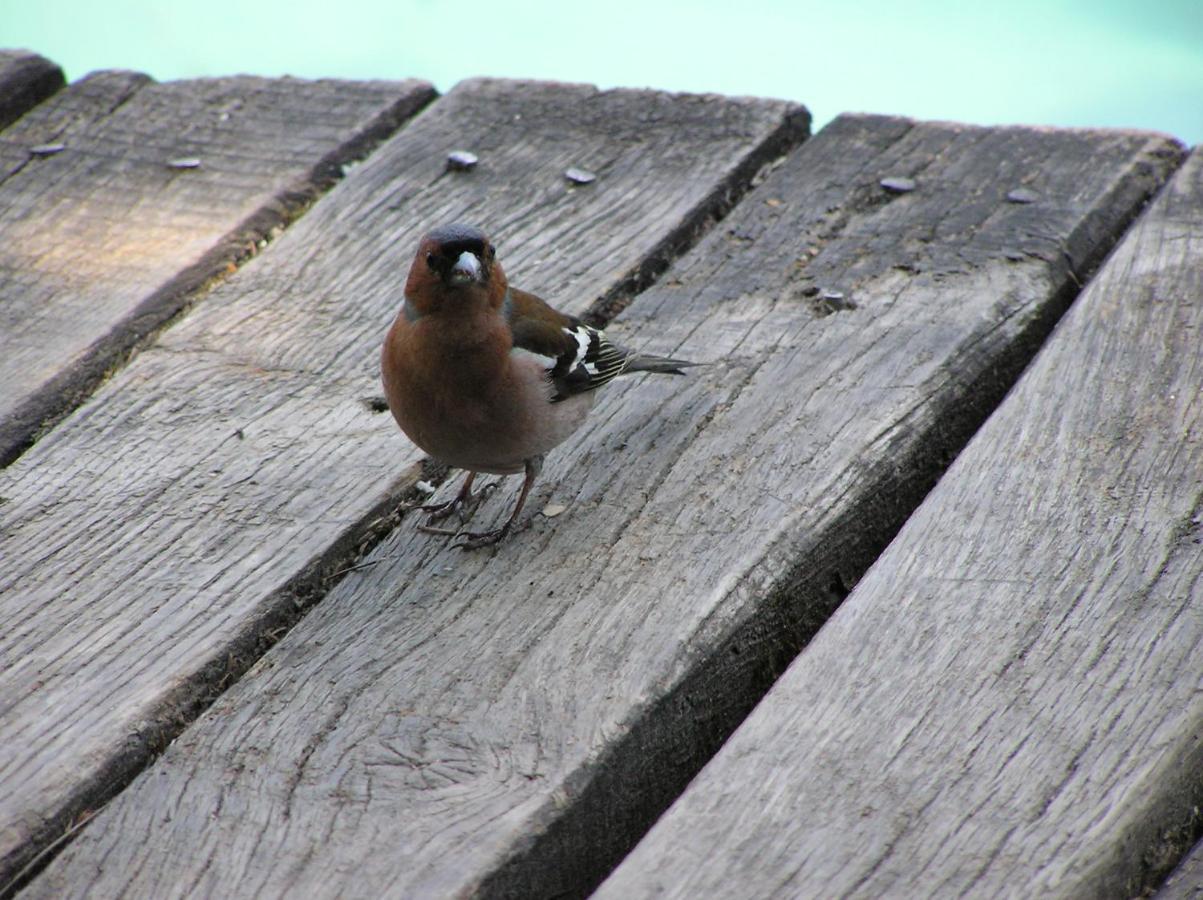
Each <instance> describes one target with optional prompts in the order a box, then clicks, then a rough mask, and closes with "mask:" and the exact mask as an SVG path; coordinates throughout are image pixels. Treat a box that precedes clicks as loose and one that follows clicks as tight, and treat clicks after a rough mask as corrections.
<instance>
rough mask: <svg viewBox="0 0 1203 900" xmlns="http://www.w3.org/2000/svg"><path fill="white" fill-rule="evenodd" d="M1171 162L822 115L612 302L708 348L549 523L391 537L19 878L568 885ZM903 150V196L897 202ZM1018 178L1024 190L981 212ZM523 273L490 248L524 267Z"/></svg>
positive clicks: (744, 682)
mask: <svg viewBox="0 0 1203 900" xmlns="http://www.w3.org/2000/svg"><path fill="white" fill-rule="evenodd" d="M1178 155H1179V153H1178V148H1177V147H1176V145H1174V144H1173V143H1172V142H1170V141H1168V140H1166V139H1162V138H1158V137H1154V136H1148V135H1132V134H1107V133H1098V132H1095V133H1091V132H1053V131H1034V130H1026V129H1007V130H988V129H980V128H970V127H962V126H953V125H936V124H915V123H912V122H909V121H905V120H898V119H882V118H875V117H844V118H841V119H839V120H837V121H836V122H835V123H833V124H832V125H830V126H828V128H826V129H824V131H823V132H822V133H821V134H820V135H818V136H817V137H815V138H813V139H811V141H809V142H807V143H806V144H804V145H803V146H802V147H801V148H800V149H799V150H797V151H795V152H794V153H793V154H791V155H790V156H789V157H788V158H787V159H786V160H785V161H784V162H783V163H782V164H781V165H780V166H778V167H777V168H776V169H775V170H774V171H773V172H772V174H770V175H769V176H768V177H767V179H766V180H765V181H764V182H763V183H762V184H760V185H759V187H757V188H756V189H755V190H754V191H752V192H751V193H750V194H748V195H747V196H746V197H745V198H744V200H743V201H742V202H741V203H740V204H739V206H737V207H736V209H735V210H734V211H733V212H732V214H731V215H730V216H729V217H728V218H727V219H725V220H724V221H723V222H722V223H721V224H720V226H719V227H718V228H716V229H715V230H714V231H712V232H711V233H710V234H709V235H708V236H707V237H706V238H705V239H704V240H703V241H702V242H701V243H699V245H698V246H697V248H696V249H695V250H693V251H692V252H690V253H689V254H688V255H687V256H685V257H684V258H682V259H681V260H680V261H679V262H678V263H677V264H675V265H674V266H673V267H672V268H671V269H670V270H669V271H668V272H667V273H665V275H664V277H663V278H662V280H661V281H660V282H658V283H657V285H656V286H655V287H653V288H652V289H651V290H650V291H648V292H646V293H644V294H642V295H641V296H640V297H639V298H638V299H637V300H636V301H635V303H634V304H633V305H632V306H631V307H630V308H628V309H627V310H626V311H625V312H624V313H623V314H622V315H621V316H620V317H619V319H618V320H617V321H616V322H615V323H614V324H613V326H612V328H611V330H612V331H613V332H614V333H615V335H616V336H617V337H619V338H620V339H622V340H623V342H624V343H628V344H631V345H634V346H638V347H642V348H645V349H647V350H648V351H650V352H653V353H670V354H672V355H674V356H682V357H685V358H692V359H695V360H698V361H702V362H707V363H709V365H708V366H706V367H704V368H700V369H694V370H691V372H690V375H689V376H688V377H685V378H678V379H669V378H645V379H632V380H627V381H623V382H620V383H616V384H615V385H613V386H612V387H611V388H608V389H607V392H606V393H605V394H604V395H603V397H602V398H600V399H599V403H598V406H597V408H596V409H595V412H594V416H593V418H592V419H591V422H590V424H589V425H587V426H586V427H585V430H583V432H582V433H580V435H579V440H574V441H573V442H572V443H571V444H570V445H565V446H564V447H561V448H559V449H558V450H557V451H556V452H555V453H553V454H552V455H551V456H550V457H549V459H548V462H547V465H546V467H545V470H544V473H545V477H544V479H543V480H542V481H541V482H540V483H539V485H538V486H537V487H536V489H535V492H534V494H533V502H532V504H531V507H532V508H533V509H535V510H538V509H540V508H542V507H543V506H544V504H546V503H547V501H548V500H549V499H554V500H555V501H556V502H558V503H561V504H568V505H569V510H568V511H567V512H566V513H564V514H563V515H560V516H558V517H556V518H554V519H546V518H543V517H536V518H535V519H534V520H533V522H532V524H531V525H530V527H529V528H527V529H526V530H525V531H522V532H521V533H519V534H517V535H516V536H514V537H513V538H512V539H511V540H510V541H508V542H507V543H506V544H503V545H502V546H501V547H500V548H498V549H497V551H496V552H495V553H490V552H475V553H463V552H461V551H458V550H453V549H450V548H449V547H448V542H446V541H444V540H440V539H437V538H431V537H430V536H429V535H424V534H419V533H416V532H414V531H413V530H412V529H410V528H401V529H399V530H398V531H397V532H396V533H394V534H393V535H391V536H390V537H389V538H387V539H386V540H385V541H384V542H382V543H381V544H380V545H379V546H378V547H377V548H376V549H375V550H374V551H373V552H372V554H371V555H370V557H369V559H368V560H367V563H366V564H365V565H362V566H360V567H358V568H357V569H356V570H355V571H353V572H351V573H349V574H348V575H347V576H346V577H345V578H344V579H343V580H342V581H341V582H340V583H339V584H338V585H337V587H335V588H334V590H332V591H331V593H330V594H329V595H328V596H327V597H326V598H325V599H324V600H323V602H322V603H320V604H318V606H317V607H316V608H315V609H314V610H313V611H312V612H311V613H310V614H309V615H308V616H307V617H306V618H305V619H304V620H303V621H302V622H301V623H300V624H299V625H298V626H297V627H296V628H294V629H293V630H292V631H291V632H290V633H289V634H288V635H287V636H285V637H284V638H283V639H282V640H281V642H280V643H279V644H277V645H276V646H275V647H274V648H273V649H272V650H271V651H270V652H269V653H268V654H266V655H265V657H264V658H263V659H262V660H261V661H260V662H259V663H258V664H257V665H256V666H255V667H254V669H252V671H251V672H250V673H248V675H247V676H246V677H245V678H243V679H242V680H241V681H240V682H239V683H238V684H236V685H234V686H233V687H232V688H231V689H230V691H228V692H227V693H226V694H225V695H224V696H223V697H222V698H220V699H219V700H218V701H217V702H216V703H215V704H214V706H213V707H212V708H211V709H210V710H209V711H208V712H207V713H206V715H205V716H204V717H203V718H202V719H201V720H200V721H198V722H197V723H195V724H194V726H193V727H191V728H189V729H188V730H187V731H186V732H185V733H184V734H182V735H181V737H180V738H179V739H178V740H177V741H176V742H175V743H174V744H173V746H172V747H171V748H169V749H168V750H167V751H166V752H165V753H164V755H163V756H162V757H161V758H160V759H159V760H158V761H157V763H156V765H154V766H153V767H151V768H150V769H148V770H147V771H146V772H145V773H143V775H142V776H141V777H140V778H139V779H138V780H137V781H136V782H135V783H134V784H133V785H131V787H130V788H129V789H128V790H127V791H126V792H124V793H123V794H122V796H121V797H119V798H118V799H117V800H116V801H115V802H114V803H113V804H112V805H111V806H110V807H109V808H108V809H106V810H105V811H104V812H103V813H101V814H100V815H99V816H98V817H97V819H96V820H95V821H94V822H93V823H92V824H91V825H90V826H89V828H88V829H87V830H86V832H85V833H84V834H83V835H82V836H81V837H80V839H79V840H78V841H77V842H75V843H74V844H73V845H72V847H70V848H69V849H68V850H67V851H66V852H65V853H64V854H63V855H62V856H61V857H60V858H59V859H58V860H56V862H55V863H54V864H53V865H52V866H51V867H50V868H48V869H47V870H46V871H45V872H44V873H43V874H42V875H41V876H40V877H39V879H38V881H37V882H36V883H35V884H34V885H33V886H32V887H31V889H30V890H31V896H34V897H49V896H59V897H61V896H84V895H88V894H94V895H97V896H102V895H105V894H108V893H113V892H118V891H121V890H125V891H128V892H131V893H134V894H149V895H154V896H162V897H170V896H181V895H186V894H189V893H197V894H201V895H214V896H218V895H220V896H244V897H250V896H307V897H310V896H312V897H327V896H337V895H339V894H340V893H342V892H347V891H352V892H355V893H361V894H363V895H369V896H371V895H390V896H407V897H413V896H461V895H466V894H475V893H482V894H486V895H505V896H521V897H531V896H558V895H561V894H568V895H579V894H580V893H582V892H584V891H586V890H587V889H588V888H589V886H590V885H591V884H594V883H595V882H596V881H597V880H598V879H600V877H601V876H602V875H604V874H605V872H606V871H607V870H608V868H609V867H610V866H612V865H613V864H614V862H615V861H616V860H617V859H618V858H619V857H620V856H621V854H622V853H623V852H624V851H625V850H626V849H627V848H628V847H629V846H630V845H631V843H632V842H633V841H634V840H635V839H636V838H637V836H638V835H639V834H640V833H641V831H642V829H644V828H646V826H647V824H648V823H649V822H650V821H651V819H652V818H653V817H654V816H655V815H656V814H657V813H658V812H659V811H660V810H661V809H663V808H664V807H665V806H666V805H667V804H668V803H669V802H670V801H671V799H672V798H673V796H674V795H675V793H676V792H678V791H679V790H680V789H681V788H682V787H683V786H684V784H685V782H686V781H687V780H688V779H689V778H690V777H691V776H692V775H693V774H694V772H696V771H697V769H698V768H700V766H701V765H702V764H703V762H704V761H705V759H706V757H707V755H708V754H709V753H711V752H713V750H714V749H715V748H716V747H717V746H718V744H719V743H720V742H721V741H722V739H723V738H724V736H725V735H726V734H728V733H729V731H730V730H731V729H732V728H733V727H734V726H735V724H736V723H737V722H738V721H739V718H740V717H741V716H742V715H744V713H746V711H747V709H748V708H749V706H750V705H751V704H753V703H754V702H755V700H756V697H757V696H758V695H759V693H760V692H762V691H763V690H764V689H765V687H766V686H767V684H768V683H769V681H770V679H771V678H772V676H773V674H774V673H775V672H778V671H780V668H782V667H783V666H784V662H785V661H786V660H788V658H789V654H790V653H791V652H793V651H794V650H796V647H797V644H798V642H799V641H801V640H804V639H805V636H806V635H808V634H809V633H810V631H811V630H813V628H814V627H817V622H818V621H821V619H822V618H823V616H825V615H826V614H827V612H828V610H829V609H830V608H831V606H832V605H833V604H834V603H836V602H838V600H839V598H840V596H842V594H843V592H844V590H845V588H844V587H843V586H842V585H843V582H844V581H846V580H848V579H853V578H855V576H856V574H857V573H858V572H859V571H861V570H863V568H865V567H866V566H867V565H868V563H869V562H870V561H871V560H872V558H873V556H874V555H875V554H876V553H877V552H879V550H880V548H881V546H882V545H883V544H884V541H885V540H886V538H887V537H888V534H889V533H891V532H892V531H893V529H894V528H896V527H897V525H898V523H900V522H901V520H902V518H903V517H905V515H906V513H907V511H908V510H910V509H911V508H913V506H914V505H916V504H917V503H918V502H919V499H920V498H921V496H922V493H923V491H925V490H926V488H927V486H928V485H929V484H930V482H931V480H932V479H933V478H934V476H935V473H936V471H938V469H939V468H940V465H941V462H940V461H941V459H942V458H943V457H944V455H946V454H948V453H951V452H953V451H954V450H955V448H956V446H957V445H958V444H959V442H961V441H962V440H963V439H964V437H965V436H966V434H965V433H964V432H966V431H967V430H968V429H971V428H972V427H973V426H974V424H975V423H977V422H979V421H980V420H981V419H982V418H983V417H984V415H985V410H986V409H988V408H990V406H991V405H992V404H993V403H994V402H995V401H996V400H997V398H998V397H1000V396H1001V394H1002V391H1003V390H1004V389H1005V387H1006V384H1007V383H1008V380H1009V377H1010V375H1011V374H1013V373H1014V372H1015V371H1016V370H1017V367H1018V365H1019V364H1020V361H1021V360H1022V359H1024V358H1026V354H1029V353H1031V352H1032V346H1031V345H1032V344H1033V343H1034V342H1036V341H1038V340H1039V336H1040V333H1041V331H1042V329H1043V328H1047V325H1048V323H1047V321H1045V320H1046V319H1047V318H1048V316H1049V315H1050V310H1053V309H1055V308H1056V307H1057V306H1058V305H1059V304H1061V303H1063V302H1064V299H1065V297H1066V295H1067V293H1068V292H1070V291H1071V290H1072V287H1071V281H1072V278H1071V273H1070V269H1069V266H1070V265H1073V266H1078V265H1081V264H1083V262H1084V260H1085V259H1088V258H1091V257H1093V256H1096V255H1098V254H1099V253H1101V252H1103V251H1104V250H1105V249H1106V247H1107V246H1108V245H1109V243H1110V240H1111V236H1112V235H1114V234H1116V233H1117V232H1118V231H1119V230H1121V229H1122V227H1123V223H1124V222H1126V221H1127V220H1128V218H1129V217H1130V216H1132V215H1134V214H1135V212H1136V210H1137V209H1139V207H1140V205H1141V204H1142V203H1143V201H1144V199H1145V197H1146V196H1147V195H1148V194H1149V192H1150V191H1151V190H1153V189H1154V188H1155V186H1156V185H1157V184H1159V183H1160V182H1161V181H1162V180H1163V179H1164V177H1165V175H1166V172H1167V171H1168V170H1169V169H1170V168H1171V167H1172V165H1173V164H1174V163H1175V162H1176V161H1177V159H1178ZM895 174H907V175H912V176H913V177H915V178H916V179H917V180H918V181H919V183H920V184H921V188H920V189H919V190H917V191H915V192H913V193H911V194H908V195H905V196H902V197H893V196H892V195H890V194H887V193H886V192H885V191H883V190H882V189H881V188H880V186H879V184H878V182H879V180H880V179H881V178H883V177H885V176H888V175H895ZM1025 182H1026V183H1029V184H1030V185H1033V186H1034V187H1036V188H1038V189H1039V190H1040V191H1041V192H1042V194H1043V196H1044V201H1043V202H1042V203H1040V204H1031V205H1027V206H1018V205H1013V204H1008V203H1006V202H1005V200H1004V199H1003V198H1004V196H1005V194H1006V193H1007V191H1008V190H1010V189H1011V188H1013V187H1015V186H1016V185H1017V184H1020V183H1025ZM597 233H598V235H599V236H600V237H604V236H605V234H606V231H605V229H602V230H600V231H599V232H597ZM507 246H508V247H509V248H510V250H509V252H510V253H512V252H513V249H514V248H516V247H519V246H520V245H519V244H517V243H515V242H511V243H510V244H508V245H507V244H506V243H502V245H501V250H500V251H499V252H501V253H502V254H503V256H502V258H503V260H504V259H507V256H506V255H505V254H506V253H507ZM1067 248H1068V252H1069V254H1070V260H1069V263H1068V264H1067V262H1066V251H1067ZM1008 253H1010V254H1012V255H1014V256H1016V257H1018V261H1012V260H1010V259H1008V258H1007V255H1008ZM528 267H529V258H527V259H523V258H522V257H521V255H519V260H518V262H517V263H516V264H513V265H510V264H509V263H508V262H507V271H508V272H509V273H510V275H511V278H512V279H513V280H514V282H515V283H518V284H521V283H522V281H523V280H525V279H524V275H525V273H526V270H527V269H528ZM812 288H818V289H821V291H827V292H828V293H827V294H826V296H824V295H823V293H821V291H819V292H816V291H812ZM837 290H838V291H839V292H841V293H842V298H841V300H840V303H842V311H840V312H836V313H833V314H827V313H829V312H831V310H832V309H835V308H836V306H835V304H836V303H837V300H836V298H835V297H834V292H835V291H837ZM498 494H499V495H498V496H495V497H493V498H491V499H490V500H489V501H488V504H487V505H486V506H485V507H484V508H483V509H482V510H481V511H480V512H478V513H477V519H478V524H484V523H487V522H489V521H490V520H494V519H496V518H497V517H498V516H500V515H503V514H504V510H505V509H506V508H507V504H508V503H510V502H511V500H512V495H511V492H510V491H504V490H503V491H500V492H498Z"/></svg>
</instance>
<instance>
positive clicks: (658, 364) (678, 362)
mask: <svg viewBox="0 0 1203 900" xmlns="http://www.w3.org/2000/svg"><path fill="white" fill-rule="evenodd" d="M700 365H702V363H695V362H690V361H689V360H687V359H669V358H668V357H667V356H644V355H643V354H642V353H636V354H633V355H632V356H630V357H628V358H627V364H626V365H625V366H623V371H624V372H663V373H664V374H666V375H684V374H685V373H684V372H682V371H681V370H682V369H687V368H689V367H690V366H700Z"/></svg>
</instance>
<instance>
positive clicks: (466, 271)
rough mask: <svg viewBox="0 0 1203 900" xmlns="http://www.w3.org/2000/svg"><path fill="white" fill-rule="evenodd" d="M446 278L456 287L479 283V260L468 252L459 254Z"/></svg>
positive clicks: (480, 276) (480, 275) (480, 273)
mask: <svg viewBox="0 0 1203 900" xmlns="http://www.w3.org/2000/svg"><path fill="white" fill-rule="evenodd" d="M448 278H449V280H450V281H451V283H452V284H456V285H459V284H468V283H469V282H472V281H481V280H482V272H481V268H480V260H479V259H477V258H476V254H475V253H472V252H470V251H468V250H465V251H464V252H463V253H461V254H460V255H459V259H457V260H456V261H455V265H454V266H452V267H451V272H450V275H449V276H448Z"/></svg>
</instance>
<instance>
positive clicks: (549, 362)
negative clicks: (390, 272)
mask: <svg viewBox="0 0 1203 900" xmlns="http://www.w3.org/2000/svg"><path fill="white" fill-rule="evenodd" d="M693 365H697V364H696V363H692V362H689V361H687V360H681V359H670V358H668V357H662V356H649V355H644V354H641V353H637V352H634V351H631V350H628V349H627V348H625V347H622V346H620V345H619V344H617V343H615V342H614V341H612V340H611V339H610V338H608V337H607V336H606V334H605V332H604V331H602V330H600V329H597V328H593V327H591V326H589V325H588V324H586V323H585V322H582V321H581V320H580V319H579V318H577V317H576V316H571V315H567V314H565V313H562V312H560V311H558V310H556V309H554V308H553V307H551V306H550V305H548V304H547V303H546V302H544V301H543V300H542V299H540V298H539V297H537V296H536V295H534V294H532V293H529V292H527V291H523V290H520V289H519V288H517V287H511V286H510V284H509V281H508V279H507V278H506V275H505V271H504V270H503V269H502V267H501V263H500V262H499V261H498V259H497V249H496V247H495V245H494V244H493V242H492V241H491V240H490V239H489V238H488V237H487V236H486V235H485V233H484V232H483V231H482V230H481V229H480V228H478V227H476V226H475V225H465V224H458V223H456V224H448V225H441V226H439V227H436V228H434V229H432V230H431V231H429V232H427V233H426V234H425V235H424V236H423V237H422V238H421V240H420V241H419V243H418V249H417V253H416V254H415V256H414V260H413V263H412V264H411V266H410V269H409V274H408V276H407V277H406V280H405V289H404V296H403V299H402V303H401V308H400V310H399V311H398V312H397V316H396V318H395V319H394V321H393V323H392V326H391V327H390V328H389V331H388V334H387V336H386V337H385V340H384V345H383V347H382V348H381V352H380V368H381V381H382V382H383V386H384V395H385V398H386V399H387V401H388V406H389V410H390V411H391V412H392V414H393V418H394V419H396V422H397V425H398V426H400V428H401V431H402V432H404V433H405V435H406V436H407V437H408V438H409V439H410V440H411V441H413V443H414V444H416V445H417V446H418V447H419V448H421V449H422V450H423V451H425V452H426V453H427V454H429V455H430V456H431V457H433V458H434V459H435V460H437V461H438V462H441V463H443V464H445V465H447V466H449V467H453V468H459V469H464V470H466V471H467V475H466V477H465V478H464V481H463V484H462V485H461V487H460V490H459V492H458V494H456V496H455V497H454V498H453V499H451V500H449V501H447V502H446V503H440V504H431V505H425V506H421V507H420V509H422V510H423V511H425V512H427V513H429V515H428V517H427V518H426V520H425V521H423V522H422V523H420V524H419V526H418V528H419V529H420V530H422V531H424V532H428V533H432V534H443V535H451V536H454V537H456V538H458V539H459V540H458V541H457V542H456V544H455V545H456V546H459V547H461V548H463V549H465V550H468V549H474V548H477V547H483V546H486V545H489V544H495V543H497V542H498V541H500V540H502V539H503V538H504V537H505V536H506V535H507V534H509V533H510V532H511V531H512V530H513V528H514V525H515V523H516V522H517V521H518V517H519V514H520V513H521V512H522V507H523V505H524V504H525V503H526V500H527V497H528V495H529V494H530V491H531V487H532V486H533V485H534V483H535V479H536V478H538V476H539V472H540V470H541V468H542V465H543V458H544V456H545V455H546V454H547V452H548V451H550V450H551V449H552V448H554V447H556V446H558V445H560V444H562V443H564V441H566V440H568V438H569V437H571V436H572V434H573V432H575V431H576V430H577V429H578V428H579V427H580V426H581V424H582V423H583V422H584V421H585V419H586V418H587V416H588V414H589V410H590V408H591V407H592V406H593V402H594V398H595V395H596V393H597V390H598V388H600V387H602V386H603V385H605V384H607V383H608V382H610V381H612V380H613V379H614V378H617V377H618V376H619V375H625V374H630V373H634V372H654V373H664V374H672V375H684V374H685V373H684V371H683V370H684V369H685V368H686V367H689V366H693ZM482 473H483V474H492V475H513V474H518V473H522V474H523V475H524V479H523V482H522V489H521V491H520V492H519V494H518V499H517V502H516V503H515V505H514V508H513V512H512V513H511V514H510V516H509V518H507V519H506V520H505V522H504V524H502V525H501V526H500V527H498V528H495V529H493V530H490V531H484V532H471V531H464V530H462V529H460V530H454V529H449V528H441V527H436V525H435V523H436V522H438V521H441V520H442V519H445V518H447V517H448V516H450V515H452V514H458V516H459V518H460V520H461V523H463V524H464V525H466V523H467V520H468V518H469V517H470V516H471V514H472V513H473V512H474V511H475V509H476V506H477V505H478V504H479V502H480V500H481V499H482V497H483V496H484V495H485V493H487V491H488V490H489V489H490V488H493V487H496V482H494V483H493V484H492V485H489V486H488V487H487V488H485V489H482V490H481V491H478V492H475V493H474V492H473V491H472V484H473V482H474V480H475V479H476V477H477V475H479V474H482Z"/></svg>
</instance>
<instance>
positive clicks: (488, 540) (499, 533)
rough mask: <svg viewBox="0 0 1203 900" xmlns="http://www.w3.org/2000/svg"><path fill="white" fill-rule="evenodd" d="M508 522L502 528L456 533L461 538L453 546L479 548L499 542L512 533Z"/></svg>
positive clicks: (470, 548) (465, 548) (467, 548)
mask: <svg viewBox="0 0 1203 900" xmlns="http://www.w3.org/2000/svg"><path fill="white" fill-rule="evenodd" d="M511 524H512V523H510V522H506V523H505V524H504V525H502V526H501V527H500V528H494V529H493V530H492V531H481V532H475V531H461V532H460V533H459V534H458V535H456V536H457V537H458V538H459V540H458V541H456V542H455V543H454V544H452V545H451V546H452V547H453V548H454V547H458V548H459V549H461V550H477V549H479V548H481V547H488V546H489V545H490V544H496V543H498V542H499V541H500V540H501V539H502V538H504V537H505V536H506V535H507V534H509V533H510V525H511Z"/></svg>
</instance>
